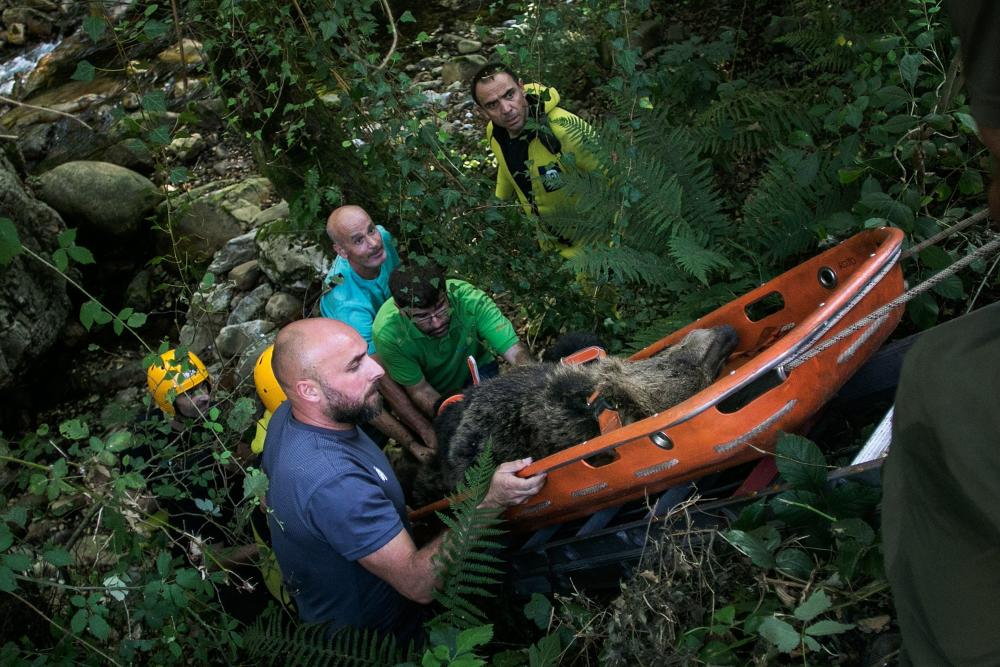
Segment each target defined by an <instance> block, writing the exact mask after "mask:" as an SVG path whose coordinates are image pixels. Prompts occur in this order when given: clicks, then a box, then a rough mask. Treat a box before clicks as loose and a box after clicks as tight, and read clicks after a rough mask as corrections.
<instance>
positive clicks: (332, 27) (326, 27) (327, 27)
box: [319, 19, 339, 42]
mask: <svg viewBox="0 0 1000 667" xmlns="http://www.w3.org/2000/svg"><path fill="white" fill-rule="evenodd" d="M338 29H339V28H338V26H337V22H336V21H334V20H332V19H330V20H326V21H320V22H319V32H320V34H321V35H322V36H323V41H324V42H325V41H327V40H329V39H330V38H331V37H333V36H334V35H336V34H337V30H338Z"/></svg>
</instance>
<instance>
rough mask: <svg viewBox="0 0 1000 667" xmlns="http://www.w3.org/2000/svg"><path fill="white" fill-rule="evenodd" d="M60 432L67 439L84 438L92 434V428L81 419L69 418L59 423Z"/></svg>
mask: <svg viewBox="0 0 1000 667" xmlns="http://www.w3.org/2000/svg"><path fill="white" fill-rule="evenodd" d="M59 433H61V434H62V436H63V437H64V438H66V439H67V440H83V439H84V438H86V437H88V436H90V428H89V427H88V426H87V423H86V422H82V421H80V420H79V419H67V420H66V421H64V422H63V423H61V424H59Z"/></svg>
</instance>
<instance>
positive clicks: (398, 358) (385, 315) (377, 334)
mask: <svg viewBox="0 0 1000 667" xmlns="http://www.w3.org/2000/svg"><path fill="white" fill-rule="evenodd" d="M399 319H400V315H399V311H398V310H397V309H396V304H395V302H394V301H393V300H392V299H389V300H388V301H386V302H385V303H384V304H382V307H381V308H380V309H379V311H378V314H377V315H376V316H375V323H374V325H373V330H374V334H373V336H372V337H373V339H374V343H375V352H376V353H377V354H378V357H379V359H380V360H381V361H382V365H383V367H384V368H385V369H386V371H388V373H389V376H390V377H391V378H392V379H393V380H395V381H396V382H398V383H399V384H401V385H403V386H404V387H412V386H413V385H415V384H417V383H418V382H420V381H421V380H423V379H424V374H423V371H421V370H420V366H419V365H418V364H417V362H416V361H415V360H414V358H413V356H412V355H410V354H407V344H406V342H407V341H405V340H404V339H403V336H401V335H400V325H401V323H400V321H399Z"/></svg>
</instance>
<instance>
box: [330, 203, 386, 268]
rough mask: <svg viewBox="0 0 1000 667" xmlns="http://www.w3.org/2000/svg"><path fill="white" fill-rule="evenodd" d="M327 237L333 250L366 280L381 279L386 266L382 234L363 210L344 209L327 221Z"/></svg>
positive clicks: (358, 208)
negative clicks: (382, 270) (380, 276)
mask: <svg viewBox="0 0 1000 667" xmlns="http://www.w3.org/2000/svg"><path fill="white" fill-rule="evenodd" d="M326 235H327V236H328V237H330V241H331V242H332V243H333V250H334V252H336V253H337V255H338V256H340V257H343V258H344V259H346V260H347V262H348V263H349V264H350V265H351V268H352V269H353V270H354V272H355V273H357V274H358V275H359V276H361V277H362V278H364V279H365V280H373V279H375V278H377V277H378V274H379V271H381V269H382V264H383V263H384V262H385V259H386V254H385V244H384V242H383V240H382V233H381V232H380V231H379V229H378V228H377V227H376V226H375V223H374V222H372V219H371V216H369V215H368V214H367V213H366V212H365V210H364V209H363V208H361V207H360V206H352V205H348V206H341V207H340V208H337V209H334V211H333V213H331V214H330V217H329V218H327V219H326Z"/></svg>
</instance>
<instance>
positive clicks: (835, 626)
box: [806, 621, 854, 637]
mask: <svg viewBox="0 0 1000 667" xmlns="http://www.w3.org/2000/svg"><path fill="white" fill-rule="evenodd" d="M853 628H854V624H853V623H838V622H837V621H819V622H817V623H813V624H812V625H810V626H809V627H808V628H806V634H807V635H812V636H813V637H822V636H823V635H839V634H840V633H841V632H847V631H848V630H852V629H853Z"/></svg>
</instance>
